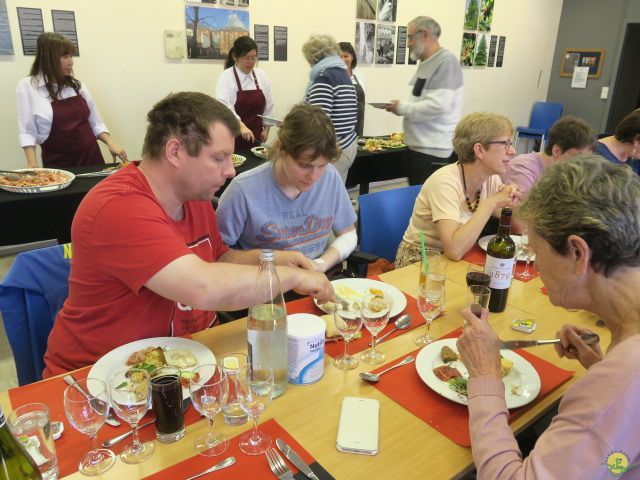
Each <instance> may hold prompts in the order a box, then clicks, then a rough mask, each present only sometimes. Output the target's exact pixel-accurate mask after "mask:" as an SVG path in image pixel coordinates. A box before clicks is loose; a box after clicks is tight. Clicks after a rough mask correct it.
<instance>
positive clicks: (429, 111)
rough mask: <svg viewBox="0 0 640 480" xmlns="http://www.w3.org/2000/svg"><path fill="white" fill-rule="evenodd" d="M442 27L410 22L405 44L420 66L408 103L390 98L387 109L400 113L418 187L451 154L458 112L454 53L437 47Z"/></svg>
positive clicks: (457, 67)
mask: <svg viewBox="0 0 640 480" xmlns="http://www.w3.org/2000/svg"><path fill="white" fill-rule="evenodd" d="M440 32H441V29H440V25H439V24H438V22H436V21H435V20H434V19H433V18H431V17H416V18H414V19H413V20H411V22H409V25H408V29H407V33H408V35H407V39H408V41H407V47H408V48H409V50H410V52H409V55H410V56H411V58H412V59H413V60H419V61H420V62H419V63H418V70H417V71H416V74H415V75H414V76H413V78H412V79H411V82H410V86H411V93H410V95H409V98H408V99H407V100H406V101H402V102H401V101H398V100H392V101H391V102H390V106H389V107H387V111H389V112H392V113H395V114H396V115H401V116H402V117H404V119H403V129H404V140H405V143H406V144H407V146H408V147H409V155H410V156H409V161H410V175H409V183H410V184H411V185H419V184H422V183H424V181H425V180H426V179H427V178H428V177H429V176H430V175H431V174H432V173H433V172H434V171H435V170H436V169H437V168H439V167H441V166H442V165H445V164H447V163H449V161H450V159H449V157H451V154H452V153H453V144H452V142H451V141H452V139H453V132H454V130H455V128H456V124H457V123H458V121H459V120H460V116H461V114H462V88H463V87H462V70H461V68H460V63H459V62H458V59H457V58H456V56H455V55H454V54H453V53H451V52H450V51H449V50H447V49H444V48H442V47H441V46H440V42H439V38H440Z"/></svg>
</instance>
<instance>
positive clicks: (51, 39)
mask: <svg viewBox="0 0 640 480" xmlns="http://www.w3.org/2000/svg"><path fill="white" fill-rule="evenodd" d="M74 53H75V47H74V45H73V44H72V43H71V42H70V41H69V40H68V39H67V38H65V37H63V36H62V35H59V34H57V33H43V34H42V35H40V36H39V37H38V44H37V52H36V58H35V60H34V62H33V65H32V67H31V72H30V76H29V77H26V78H23V79H22V80H21V81H20V83H18V87H17V89H16V97H17V104H18V127H19V130H20V144H21V146H22V148H23V150H24V152H25V157H26V159H27V166H28V167H30V168H31V167H36V166H37V159H36V148H35V146H36V145H40V147H41V148H42V164H43V166H44V167H49V168H66V167H73V166H77V165H95V164H101V163H104V159H103V158H102V154H101V153H100V149H99V148H98V144H97V142H96V138H98V139H100V140H101V141H102V142H104V143H105V144H106V145H107V146H108V147H109V151H110V152H111V154H112V155H113V156H114V159H115V157H116V156H118V157H119V158H120V159H122V160H123V161H126V160H127V154H126V152H125V151H124V150H123V149H122V148H120V147H119V146H117V145H116V144H115V143H114V142H113V140H112V139H111V136H110V135H109V132H108V131H107V128H106V126H105V125H104V123H103V122H102V119H101V118H100V114H99V113H98V110H97V109H96V107H95V105H94V103H93V99H92V98H91V94H90V93H89V91H88V90H87V88H86V87H85V86H84V85H81V84H80V82H79V81H78V80H77V79H75V78H74V77H73V54H74Z"/></svg>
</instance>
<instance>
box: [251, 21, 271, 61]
mask: <svg viewBox="0 0 640 480" xmlns="http://www.w3.org/2000/svg"><path fill="white" fill-rule="evenodd" d="M253 39H254V40H255V42H256V45H258V60H269V25H258V24H254V25H253Z"/></svg>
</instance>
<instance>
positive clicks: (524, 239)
mask: <svg viewBox="0 0 640 480" xmlns="http://www.w3.org/2000/svg"><path fill="white" fill-rule="evenodd" d="M518 254H519V255H524V257H525V264H524V270H523V271H522V272H520V273H518V274H517V275H516V278H519V279H522V280H529V279H531V278H533V277H534V276H535V275H534V274H533V273H531V272H530V271H529V262H530V261H531V256H532V254H533V250H532V249H531V246H530V245H529V232H528V231H527V230H523V231H522V233H521V234H520V249H519V251H518Z"/></svg>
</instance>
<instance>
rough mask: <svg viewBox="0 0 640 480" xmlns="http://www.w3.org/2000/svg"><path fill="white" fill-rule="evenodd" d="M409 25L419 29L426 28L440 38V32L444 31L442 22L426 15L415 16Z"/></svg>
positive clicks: (429, 32)
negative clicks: (441, 25)
mask: <svg viewBox="0 0 640 480" xmlns="http://www.w3.org/2000/svg"><path fill="white" fill-rule="evenodd" d="M409 26H413V27H415V29H416V30H417V31H418V30H425V31H426V32H427V33H428V34H429V35H431V36H433V37H436V38H440V34H441V33H442V29H441V28H440V24H439V23H438V22H436V21H435V20H434V19H433V18H431V17H426V16H424V15H422V16H419V17H416V18H414V19H413V20H411V21H410V22H409Z"/></svg>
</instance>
